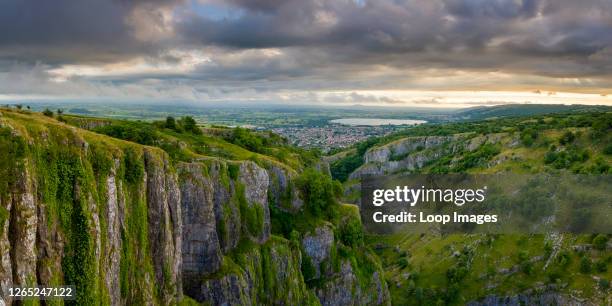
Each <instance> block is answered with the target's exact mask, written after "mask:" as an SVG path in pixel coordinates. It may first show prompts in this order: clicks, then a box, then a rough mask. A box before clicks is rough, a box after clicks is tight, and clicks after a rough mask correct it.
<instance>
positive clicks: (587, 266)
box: [580, 256, 592, 273]
mask: <svg viewBox="0 0 612 306" xmlns="http://www.w3.org/2000/svg"><path fill="white" fill-rule="evenodd" d="M591 269H592V264H591V260H590V259H589V258H588V257H586V256H582V258H581V259H580V272H582V273H591Z"/></svg>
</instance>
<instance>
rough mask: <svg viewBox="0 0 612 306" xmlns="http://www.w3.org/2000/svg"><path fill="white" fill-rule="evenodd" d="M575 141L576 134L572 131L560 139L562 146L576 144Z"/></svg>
mask: <svg viewBox="0 0 612 306" xmlns="http://www.w3.org/2000/svg"><path fill="white" fill-rule="evenodd" d="M575 139H576V134H574V133H572V132H571V131H567V132H565V133H564V134H563V136H561V139H559V143H560V144H562V145H568V144H570V143H572V142H574V140H575Z"/></svg>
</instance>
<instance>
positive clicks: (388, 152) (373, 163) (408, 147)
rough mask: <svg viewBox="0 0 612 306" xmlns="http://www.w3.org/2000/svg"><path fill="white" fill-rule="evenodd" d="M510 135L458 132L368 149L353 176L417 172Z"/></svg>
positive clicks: (404, 140)
mask: <svg viewBox="0 0 612 306" xmlns="http://www.w3.org/2000/svg"><path fill="white" fill-rule="evenodd" d="M506 135H507V134H506V133H495V134H487V135H481V136H475V135H468V134H456V135H453V136H422V137H407V138H403V139H400V140H397V141H394V142H391V143H388V144H386V145H383V146H380V147H374V148H372V149H370V150H368V151H367V152H366V153H365V154H364V164H363V165H362V166H361V167H359V168H358V169H357V170H355V171H354V172H353V173H351V175H350V176H349V179H350V180H358V179H359V178H360V177H361V176H362V175H366V176H377V175H385V174H391V173H396V172H404V171H414V170H416V169H419V168H422V167H424V166H426V165H427V163H429V162H431V161H434V160H437V159H439V158H441V157H443V156H448V155H449V154H453V153H456V152H458V151H460V150H465V151H468V152H471V151H475V150H477V149H478V148H479V147H480V146H482V145H484V144H497V143H499V142H500V141H501V140H502V139H503V137H504V136H506ZM504 145H511V144H504Z"/></svg>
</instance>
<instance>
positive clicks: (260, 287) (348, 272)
mask: <svg viewBox="0 0 612 306" xmlns="http://www.w3.org/2000/svg"><path fill="white" fill-rule="evenodd" d="M0 151H1V152H3V154H2V156H0V204H1V205H0V286H2V287H3V288H6V287H8V286H16V285H19V286H32V285H36V284H38V285H48V286H56V285H62V284H73V285H75V286H76V288H77V299H76V303H77V304H85V305H91V304H106V305H171V304H176V303H179V302H181V301H182V300H184V299H186V298H187V297H189V298H191V299H193V300H195V301H197V302H200V303H204V304H214V305H219V304H225V305H253V304H275V305H318V304H325V305H356V304H360V305H364V304H372V305H383V304H388V303H389V297H388V291H387V289H386V285H385V283H384V281H383V280H382V277H380V275H382V271H381V270H380V267H379V266H374V268H373V270H371V271H367V273H365V274H364V273H362V271H361V270H359V271H358V270H356V269H357V268H358V267H357V266H356V263H357V261H356V260H357V259H358V258H360V257H359V256H360V255H359V254H362V253H361V251H359V252H360V253H359V254H357V253H350V256H349V255H346V254H345V255H346V256H344V257H342V256H338V255H337V253H338V251H337V249H338V248H339V247H340V246H341V244H340V243H339V242H338V241H334V239H335V238H334V236H336V235H338V231H339V228H340V227H339V226H340V225H328V226H327V227H325V228H323V229H319V228H317V229H314V231H313V232H300V231H295V230H294V232H295V233H296V236H295V239H294V238H291V239H287V238H283V237H279V236H276V235H273V234H272V223H273V222H272V220H271V218H272V216H271V209H272V207H274V208H275V209H279V211H282V212H284V213H287V214H290V215H292V216H295V218H299V217H298V216H299V215H300V214H303V206H304V201H303V199H302V198H301V196H300V193H299V191H298V189H297V187H296V186H295V182H294V180H295V176H296V172H295V171H293V170H291V169H288V168H287V167H284V166H283V165H280V164H277V163H273V162H261V163H257V162H254V161H250V160H245V161H236V160H224V159H219V158H207V159H198V160H191V161H188V162H185V161H175V160H172V159H171V158H170V157H169V156H168V154H167V153H166V152H164V151H163V150H161V149H159V148H155V147H147V146H142V145H137V144H134V143H131V142H126V141H121V140H118V139H114V138H111V137H107V136H102V135H99V134H96V133H92V132H89V131H86V130H81V129H78V128H75V127H71V126H68V125H65V124H63V123H60V122H58V121H55V120H53V119H49V118H46V117H42V116H33V115H31V114H22V113H16V112H3V113H2V116H0ZM321 231H323V232H324V236H325V237H324V238H325V239H323V240H325V241H323V242H320V243H319V242H317V241H318V240H320V238H321V237H320V236H321V235H322V234H319V232H321ZM292 237H293V236H292ZM309 237H310V238H309ZM311 238H312V239H311ZM309 239H311V240H309ZM308 241H311V242H308ZM316 243H319V244H321V243H322V244H325V243H331V244H330V245H327V246H321V249H322V250H323V249H324V250H325V252H326V253H325V256H327V257H326V258H320V259H319V258H318V256H319V255H317V254H315V253H314V252H313V249H312V247H311V245H314V244H316ZM348 250H352V249H351V248H348ZM351 252H353V251H351ZM325 256H324V257H325ZM331 257H334V258H339V259H338V260H336V261H337V262H340V261H339V260H342V262H341V263H340V264H337V267H336V268H331V267H330V266H325V264H324V263H323V262H325V261H326V260H327V261H328V262H329V259H330V258H331ZM351 260H352V261H351ZM359 260H361V259H359ZM305 262H309V263H311V264H312V263H313V262H314V263H316V264H317V268H318V270H317V271H318V272H317V274H316V275H315V277H314V278H312V277H310V278H306V277H305V276H304V263H305ZM357 272H359V273H361V274H363V275H361V274H359V273H357ZM358 274H359V275H358ZM366 278H367V281H366ZM311 280H314V281H312V282H311ZM339 281H341V282H342V284H340V283H338V282H339ZM3 299H4V300H5V302H7V304H9V305H11V304H12V302H13V301H11V300H9V299H8V298H6V297H5V298H3Z"/></svg>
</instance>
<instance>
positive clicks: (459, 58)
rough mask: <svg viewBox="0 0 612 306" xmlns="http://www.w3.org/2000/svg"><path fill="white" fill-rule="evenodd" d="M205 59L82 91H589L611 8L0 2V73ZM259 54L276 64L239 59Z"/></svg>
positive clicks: (609, 70)
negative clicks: (139, 87) (388, 87)
mask: <svg viewBox="0 0 612 306" xmlns="http://www.w3.org/2000/svg"><path fill="white" fill-rule="evenodd" d="M219 12H229V13H227V14H222V13H219ZM208 48H213V49H215V50H216V51H215V52H216V53H215V54H213V55H211V63H207V64H201V65H200V64H199V66H197V67H195V68H194V69H193V70H191V71H187V72H184V73H183V74H182V75H177V74H175V73H172V72H171V71H170V72H169V73H168V72H167V71H162V72H150V71H148V70H145V71H143V72H138V73H131V74H130V75H129V76H121V75H119V76H117V75H114V74H111V75H103V76H101V77H99V78H98V77H97V76H90V79H92V80H95V81H96V80H101V81H116V82H137V81H138V80H142V79H147V78H153V79H158V80H171V79H181V80H191V81H198V80H200V81H211V82H214V81H219V82H223V81H224V80H227V81H230V82H231V81H235V82H247V81H249V82H250V81H261V82H264V81H265V82H267V83H266V84H265V85H260V84H261V83H258V84H255V85H253V86H262V87H265V86H269V88H274V86H275V85H270V84H271V83H273V82H274V81H276V82H282V83H278V84H281V85H276V86H279V87H286V88H300V87H308V88H309V89H312V88H313V87H316V88H318V87H319V86H325V85H324V84H328V86H331V85H329V84H333V86H338V87H341V83H342V80H345V79H350V80H351V83H350V85H351V86H353V88H376V87H384V84H394V83H396V84H418V83H419V82H418V79H419V78H420V77H427V75H424V76H420V75H419V71H423V70H427V69H439V70H444V69H447V70H448V71H451V72H452V71H456V70H462V71H476V72H481V71H482V72H500V73H508V74H515V75H529V76H534V75H535V76H542V77H549V78H559V79H561V78H581V77H584V78H590V77H593V78H597V79H593V80H590V81H589V82H591V84H597V86H599V87H601V86H603V87H610V86H612V85H611V83H612V81H611V79H612V1H610V0H585V1H574V0H335V1H325V0H225V1H223V0H146V1H145V0H140V1H134V0H132V1H130V0H82V1H73V0H54V1H39V0H21V1H19V0H0V72H1V71H7V69H8V68H7V67H8V66H9V65H13V64H14V63H15V62H18V63H29V64H30V65H32V66H34V65H38V66H36V67H42V66H40V65H48V66H49V67H52V68H53V67H61V66H62V65H66V64H92V63H94V64H102V63H107V64H109V63H117V62H125V61H126V60H128V59H133V58H147V59H148V61H149V62H155V61H157V62H158V64H159V65H172V64H180V63H181V62H182V60H183V59H182V58H180V55H178V56H177V55H173V54H169V53H168V51H169V50H170V51H171V50H207V49H208ZM268 48H278V49H279V50H280V51H281V52H280V55H278V56H262V55H261V54H259V53H257V52H254V53H248V54H243V52H246V51H249V50H255V51H258V50H264V49H268ZM233 54H236V55H235V56H232V55H233ZM152 65H153V66H155V63H154V64H152ZM38 69H40V68H38ZM377 71H384V73H380V74H376V72H377ZM406 79H410V80H406ZM292 80H295V82H294V83H293V84H291V81H292ZM399 80H402V81H403V82H404V83H400V82H399ZM321 84H323V85H321ZM381 84H382V85H381ZM581 84H583V85H584V84H587V83H581ZM587 85H588V84H587ZM398 86H399V85H398ZM316 88H314V89H316Z"/></svg>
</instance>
